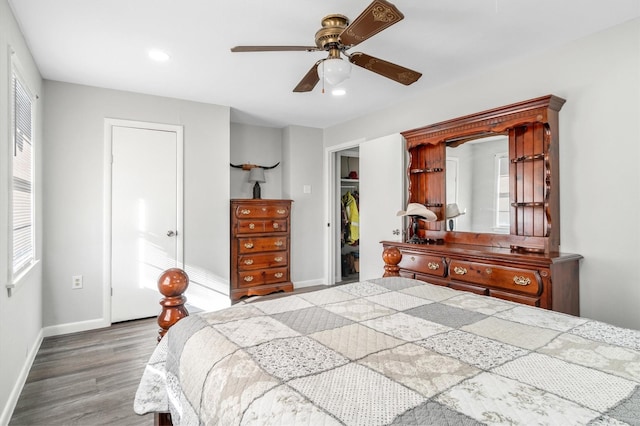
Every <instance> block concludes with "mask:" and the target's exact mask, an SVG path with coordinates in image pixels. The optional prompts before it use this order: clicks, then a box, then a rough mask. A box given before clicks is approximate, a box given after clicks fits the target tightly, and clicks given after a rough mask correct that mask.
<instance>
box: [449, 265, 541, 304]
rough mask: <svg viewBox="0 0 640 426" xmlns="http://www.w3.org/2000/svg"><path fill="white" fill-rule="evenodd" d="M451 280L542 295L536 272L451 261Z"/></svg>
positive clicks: (538, 275)
mask: <svg viewBox="0 0 640 426" xmlns="http://www.w3.org/2000/svg"><path fill="white" fill-rule="evenodd" d="M449 275H450V276H451V279H452V280H458V281H465V282H468V283H473V284H479V285H485V286H487V287H494V288H499V289H504V290H508V291H516V292H519V293H525V294H528V295H532V296H537V295H539V294H541V293H542V279H541V277H540V273H539V272H538V271H537V270H531V269H517V268H509V267H505V266H496V265H489V264H483V263H476V262H465V261H460V260H455V259H453V260H451V264H450V265H449Z"/></svg>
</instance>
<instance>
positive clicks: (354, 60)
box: [231, 0, 422, 92]
mask: <svg viewBox="0 0 640 426" xmlns="http://www.w3.org/2000/svg"><path fill="white" fill-rule="evenodd" d="M403 18H404V15H403V14H402V13H401V12H400V11H399V10H398V8H396V6H395V5H393V4H391V3H389V2H388V1H386V0H374V1H373V3H371V4H370V5H369V6H368V7H367V8H366V9H365V10H364V11H363V12H362V13H361V14H360V16H358V17H357V18H356V19H355V21H353V22H351V23H350V22H349V18H347V17H346V16H344V15H339V14H332V15H327V16H325V17H324V18H323V19H322V21H321V22H322V28H320V29H319V30H318V31H317V32H316V35H315V41H316V45H315V46H236V47H233V48H231V51H232V52H278V51H305V52H317V51H321V50H325V51H327V52H328V53H329V56H328V57H327V58H325V59H321V60H319V61H318V62H316V63H315V64H314V65H313V66H312V67H311V69H310V70H309V72H307V74H306V75H305V76H304V77H303V78H302V80H300V82H299V83H298V85H297V86H296V87H295V88H294V89H293V91H294V92H310V91H311V90H313V88H314V87H315V86H316V84H318V82H319V81H320V78H324V80H325V81H327V82H328V83H329V84H332V85H336V84H339V83H340V82H341V81H343V80H345V79H346V78H348V77H349V72H350V69H351V65H350V64H349V62H350V63H351V64H354V65H357V66H359V67H362V68H364V69H367V70H369V71H373V72H375V73H377V74H380V75H382V76H384V77H387V78H389V79H391V80H394V81H397V82H398V83H402V84H404V85H407V86H408V85H409V84H412V83H414V82H416V81H417V80H418V79H419V78H420V77H421V76H422V74H421V73H419V72H417V71H413V70H411V69H409V68H405V67H402V66H400V65H396V64H394V63H391V62H388V61H384V60H382V59H378V58H374V57H373V56H370V55H367V54H365V53H362V52H354V53H347V50H348V49H350V48H352V47H353V46H355V45H357V44H359V43H361V42H363V41H364V40H367V39H368V38H370V37H372V36H374V35H376V34H378V33H379V32H380V31H382V30H384V29H386V28H389V27H390V26H391V25H393V24H395V23H397V22H399V21H401V20H402V19H403ZM341 55H344V56H346V57H347V58H348V59H349V62H345V61H344V60H343V59H342V57H341Z"/></svg>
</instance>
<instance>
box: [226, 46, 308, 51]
mask: <svg viewBox="0 0 640 426" xmlns="http://www.w3.org/2000/svg"><path fill="white" fill-rule="evenodd" d="M231 51H232V52H316V51H318V48H317V47H316V46H235V47H232V48H231Z"/></svg>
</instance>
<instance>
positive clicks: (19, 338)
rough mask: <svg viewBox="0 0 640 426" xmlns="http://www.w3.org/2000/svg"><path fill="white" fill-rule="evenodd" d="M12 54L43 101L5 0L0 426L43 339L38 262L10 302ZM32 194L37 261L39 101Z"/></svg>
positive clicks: (0, 42)
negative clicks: (9, 214)
mask: <svg viewBox="0 0 640 426" xmlns="http://www.w3.org/2000/svg"><path fill="white" fill-rule="evenodd" d="M10 48H11V49H12V50H13V51H14V52H15V58H17V59H18V61H19V62H20V65H21V68H22V69H21V71H22V77H23V78H24V79H25V80H26V83H27V85H28V86H29V88H30V89H31V90H32V91H34V92H35V94H36V95H38V96H40V98H41V97H42V96H41V95H42V78H41V77H40V73H39V71H38V69H37V67H36V65H35V63H34V61H33V58H32V57H31V53H30V52H29V48H28V47H27V45H26V43H25V41H24V38H23V37H22V34H21V33H20V29H19V28H18V24H17V22H16V20H15V18H14V17H13V13H12V12H11V9H10V8H9V5H8V4H7V2H6V0H1V1H0V123H1V125H0V129H2V130H1V131H0V170H2V173H0V206H1V207H0V424H6V423H7V422H8V421H9V416H10V415H11V411H12V409H13V406H14V404H15V403H16V401H17V398H18V396H19V392H20V390H21V385H22V382H23V381H24V379H25V378H26V375H27V374H28V372H29V371H28V368H29V365H30V364H29V361H28V360H30V359H32V358H33V357H34V356H35V352H36V351H37V349H38V346H39V344H40V341H41V339H42V262H41V261H40V262H38V263H37V264H36V265H35V266H34V267H33V268H32V269H31V270H30V271H29V273H28V274H27V275H26V276H24V277H23V278H22V279H21V280H20V281H19V282H18V283H17V285H18V287H17V288H16V289H14V290H13V292H12V296H11V297H9V295H8V292H7V290H6V287H5V285H6V284H7V282H8V279H9V264H8V261H9V258H10V255H9V251H8V250H9V242H8V238H9V234H8V230H9V229H10V225H9V217H8V213H9V208H8V205H7V200H9V196H10V195H9V194H10V192H9V191H10V188H11V182H10V180H9V174H8V172H7V171H8V170H9V166H10V164H11V163H10V161H11V154H10V153H11V146H12V143H11V140H12V139H11V135H10V126H9V125H7V123H8V119H9V117H10V110H11V104H10V99H11V96H10V85H9V83H10V75H11V63H10V59H9V58H10ZM35 108H36V111H35V115H34V117H33V119H34V127H35V134H34V145H35V151H34V158H35V169H34V177H35V182H34V191H35V209H36V210H35V212H36V213H35V214H36V258H37V259H42V257H43V255H42V234H43V233H42V226H41V225H42V182H43V179H42V173H41V170H42V155H41V154H42V150H41V147H42V143H43V138H42V136H43V127H42V117H43V113H42V102H41V100H36V101H35Z"/></svg>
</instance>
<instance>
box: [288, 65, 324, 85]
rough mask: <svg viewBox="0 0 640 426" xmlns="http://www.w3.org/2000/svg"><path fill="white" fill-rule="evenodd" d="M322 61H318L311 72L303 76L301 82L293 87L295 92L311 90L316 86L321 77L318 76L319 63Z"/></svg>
mask: <svg viewBox="0 0 640 426" xmlns="http://www.w3.org/2000/svg"><path fill="white" fill-rule="evenodd" d="M320 62H322V61H318V62H316V63H315V64H314V65H313V66H312V67H311V69H310V70H309V72H307V74H306V75H305V76H304V77H302V80H300V83H298V85H297V86H296V87H295V89H293V91H294V92H310V91H312V90H313V88H314V87H316V84H318V82H319V81H320V77H318V64H320Z"/></svg>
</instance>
